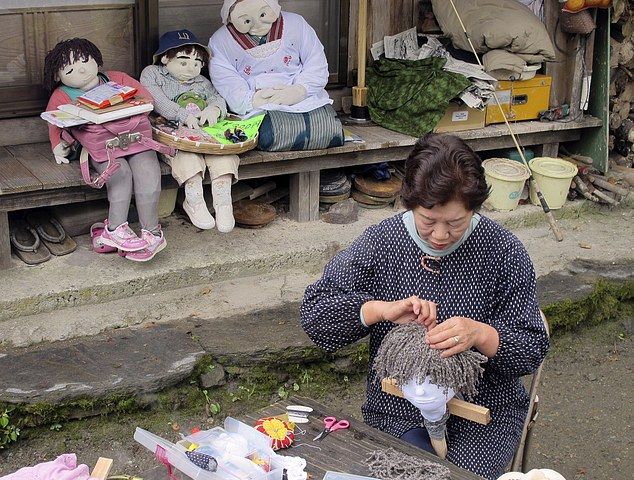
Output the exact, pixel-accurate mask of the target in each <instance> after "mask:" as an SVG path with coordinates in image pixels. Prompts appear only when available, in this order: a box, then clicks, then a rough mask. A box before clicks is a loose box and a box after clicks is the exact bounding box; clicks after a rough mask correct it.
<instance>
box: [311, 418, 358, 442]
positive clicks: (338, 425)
mask: <svg viewBox="0 0 634 480" xmlns="http://www.w3.org/2000/svg"><path fill="white" fill-rule="evenodd" d="M349 426H350V422H349V421H348V420H337V419H336V418H335V417H326V418H324V429H323V430H322V431H321V433H320V434H319V435H317V436H316V437H315V438H313V441H315V440H323V439H324V437H325V436H326V435H328V434H329V433H330V432H334V431H335V430H344V429H346V428H348V427H349Z"/></svg>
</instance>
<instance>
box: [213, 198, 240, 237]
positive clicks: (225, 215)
mask: <svg viewBox="0 0 634 480" xmlns="http://www.w3.org/2000/svg"><path fill="white" fill-rule="evenodd" d="M215 209H216V226H217V227H218V231H219V232H220V233H229V232H230V231H231V230H233V227H235V226H236V220H235V218H233V205H231V204H229V205H219V206H217V207H215Z"/></svg>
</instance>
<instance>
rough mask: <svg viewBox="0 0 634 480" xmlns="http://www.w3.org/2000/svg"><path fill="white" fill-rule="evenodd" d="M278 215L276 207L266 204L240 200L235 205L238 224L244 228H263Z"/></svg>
mask: <svg viewBox="0 0 634 480" xmlns="http://www.w3.org/2000/svg"><path fill="white" fill-rule="evenodd" d="M276 215H277V212H276V211H275V207H272V206H271V205H267V204H266V203H260V202H254V201H252V200H240V201H239V202H236V203H234V204H233V217H234V218H235V220H236V224H237V225H239V226H241V227H244V228H261V227H263V226H265V225H268V224H269V223H271V222H272V221H273V220H275V217H276Z"/></svg>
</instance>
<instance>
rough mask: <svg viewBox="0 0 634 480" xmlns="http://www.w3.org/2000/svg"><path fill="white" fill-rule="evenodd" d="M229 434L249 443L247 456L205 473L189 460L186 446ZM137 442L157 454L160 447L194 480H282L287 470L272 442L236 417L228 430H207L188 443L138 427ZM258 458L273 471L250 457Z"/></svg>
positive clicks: (230, 420)
mask: <svg viewBox="0 0 634 480" xmlns="http://www.w3.org/2000/svg"><path fill="white" fill-rule="evenodd" d="M227 433H229V434H238V435H240V437H242V438H243V439H244V440H245V446H246V449H245V453H246V455H245V456H244V457H242V456H238V455H236V456H232V458H231V460H227V461H221V460H219V459H218V460H219V461H218V469H217V470H216V471H215V472H209V471H207V470H203V469H202V468H199V467H197V466H196V465H195V464H194V463H192V462H191V461H190V460H189V458H187V455H186V454H185V451H186V448H185V447H184V443H187V442H193V443H199V444H204V443H205V442H206V441H212V440H214V439H217V438H219V437H220V436H221V435H223V434H227ZM134 439H135V440H136V441H137V442H138V443H140V444H141V445H143V446H144V447H145V448H147V449H148V450H150V451H151V452H152V453H155V452H156V449H157V447H158V446H160V447H162V448H163V449H164V450H165V456H166V457H167V460H168V461H169V463H170V464H171V465H172V466H173V467H174V468H176V469H178V470H179V471H181V472H182V473H184V474H185V475H187V476H188V477H190V478H192V479H194V480H282V473H283V468H282V467H281V465H278V464H277V463H276V459H275V457H276V455H275V453H274V452H273V449H272V448H271V442H272V439H271V438H270V437H268V436H267V435H264V434H263V433H260V432H258V431H257V430H256V429H254V428H253V427H250V426H249V425H247V424H245V423H242V422H240V421H239V420H236V419H235V418H231V417H227V418H226V419H225V423H224V429H223V428H220V427H216V428H212V429H211V430H203V431H200V432H197V433H194V434H192V435H189V436H187V437H185V439H184V440H185V442H184V441H182V440H181V441H179V442H177V443H176V444H174V443H171V442H168V441H167V440H165V439H164V438H161V437H159V436H158V435H155V434H153V433H152V432H148V431H147V430H143V429H142V428H138V427H137V429H136V430H135V432H134ZM254 455H257V456H258V457H259V458H262V457H266V458H267V459H268V461H269V462H270V468H271V469H270V471H268V472H266V471H265V470H264V469H262V468H260V467H258V466H257V465H256V464H255V463H253V462H251V461H250V460H248V458H247V457H253V456H254ZM245 462H246V463H245Z"/></svg>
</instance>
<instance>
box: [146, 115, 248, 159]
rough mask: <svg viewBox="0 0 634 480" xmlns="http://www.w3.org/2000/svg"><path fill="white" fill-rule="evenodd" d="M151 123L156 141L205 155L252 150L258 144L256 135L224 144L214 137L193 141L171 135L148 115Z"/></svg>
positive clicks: (154, 118)
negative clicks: (207, 139) (242, 140)
mask: <svg viewBox="0 0 634 480" xmlns="http://www.w3.org/2000/svg"><path fill="white" fill-rule="evenodd" d="M150 120H151V123H152V136H153V137H154V140H156V141H157V142H161V143H162V144H164V145H167V146H170V147H174V148H177V149H178V150H183V151H185V152H194V153H204V154H207V155H230V154H235V155H237V154H239V153H244V152H248V151H249V150H253V149H254V148H255V147H256V146H257V145H258V135H255V137H252V138H249V139H248V140H246V141H244V142H240V143H232V144H225V143H220V142H218V141H217V140H215V139H212V140H213V141H194V140H189V139H188V138H182V137H178V136H176V135H171V134H169V133H167V132H164V131H163V130H160V129H158V128H157V127H156V125H155V121H156V117H150Z"/></svg>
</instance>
